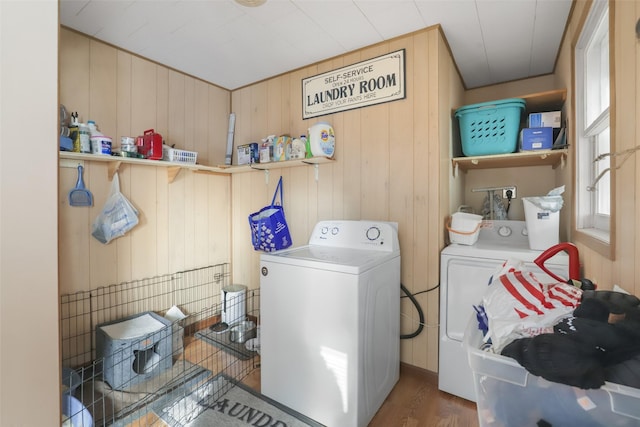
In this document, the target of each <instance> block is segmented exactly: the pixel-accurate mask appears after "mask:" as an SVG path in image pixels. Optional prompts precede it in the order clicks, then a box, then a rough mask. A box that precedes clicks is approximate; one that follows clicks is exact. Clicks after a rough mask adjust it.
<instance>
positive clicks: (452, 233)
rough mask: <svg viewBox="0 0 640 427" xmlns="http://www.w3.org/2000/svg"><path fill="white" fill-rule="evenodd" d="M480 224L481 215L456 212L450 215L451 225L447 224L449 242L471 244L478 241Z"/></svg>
mask: <svg viewBox="0 0 640 427" xmlns="http://www.w3.org/2000/svg"><path fill="white" fill-rule="evenodd" d="M481 224H482V216H481V215H475V214H471V213H465V212H456V213H454V214H453V215H451V225H447V230H449V240H450V241H451V243H459V244H461V245H473V244H475V243H476V242H477V241H478V235H479V234H480V225H481Z"/></svg>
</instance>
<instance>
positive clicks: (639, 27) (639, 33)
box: [636, 19, 640, 40]
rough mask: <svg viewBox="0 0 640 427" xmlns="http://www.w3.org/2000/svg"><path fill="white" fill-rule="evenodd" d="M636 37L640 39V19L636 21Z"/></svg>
mask: <svg viewBox="0 0 640 427" xmlns="http://www.w3.org/2000/svg"><path fill="white" fill-rule="evenodd" d="M636 38H637V39H638V40H640V19H638V22H636Z"/></svg>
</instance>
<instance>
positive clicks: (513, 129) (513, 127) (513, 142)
mask: <svg viewBox="0 0 640 427" xmlns="http://www.w3.org/2000/svg"><path fill="white" fill-rule="evenodd" d="M525 105H526V102H525V100H524V99H520V98H510V99H503V100H500V101H489V102H482V103H480V104H473V105H466V106H464V107H460V108H458V109H457V110H456V113H455V114H456V117H457V118H458V120H459V123H460V138H461V140H462V152H463V153H464V155H465V156H486V155H490V154H506V153H513V152H514V151H516V148H517V147H518V131H519V130H520V117H521V116H522V113H523V111H524V108H525Z"/></svg>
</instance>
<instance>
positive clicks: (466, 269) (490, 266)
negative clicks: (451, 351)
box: [440, 257, 568, 342]
mask: <svg viewBox="0 0 640 427" xmlns="http://www.w3.org/2000/svg"><path fill="white" fill-rule="evenodd" d="M443 261H445V262H443V263H442V264H443V265H442V269H443V278H442V283H443V284H444V283H446V285H445V286H444V287H443V289H441V292H444V295H443V298H442V303H443V304H442V305H441V307H440V310H444V313H443V314H444V316H445V318H441V320H444V322H445V325H446V330H445V333H446V335H447V337H448V338H449V339H451V340H455V341H459V342H462V338H463V336H464V331H465V329H466V328H467V324H468V323H469V319H470V317H471V316H475V311H474V309H473V306H474V305H478V304H480V302H481V300H482V296H483V295H484V292H485V290H486V287H487V286H488V284H489V280H490V279H491V276H492V275H493V273H494V272H495V271H496V270H497V268H498V267H499V266H501V265H502V263H504V260H498V259H486V258H475V257H463V258H446V259H443ZM525 266H526V268H527V269H528V270H529V271H532V272H533V274H535V275H536V277H537V278H538V280H540V281H542V282H545V283H551V282H556V280H555V279H553V278H552V277H550V276H549V275H547V274H546V273H545V272H543V271H542V270H541V269H540V268H539V267H538V266H537V265H535V264H533V263H530V262H527V263H525ZM547 268H549V270H551V271H552V272H553V273H555V274H557V275H558V276H560V277H568V266H567V265H547Z"/></svg>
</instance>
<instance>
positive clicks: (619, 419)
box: [463, 316, 640, 427]
mask: <svg viewBox="0 0 640 427" xmlns="http://www.w3.org/2000/svg"><path fill="white" fill-rule="evenodd" d="M473 317H474V318H472V319H471V321H470V322H469V325H468V326H467V330H466V331H465V335H464V339H463V343H464V346H465V348H466V349H467V354H468V357H469V365H470V366H471V370H472V371H473V380H474V387H475V393H476V400H477V405H478V421H479V425H480V427H494V426H500V427H502V426H536V425H538V424H537V423H538V421H540V420H545V421H546V422H548V423H550V424H551V425H552V426H580V427H596V426H607V427H608V426H629V427H630V426H639V425H640V390H639V389H636V388H633V387H628V386H624V385H619V384H614V383H605V385H604V386H602V387H600V388H599V389H589V390H583V389H580V388H577V387H571V386H569V385H566V384H560V383H555V382H550V381H547V380H545V379H544V378H542V377H538V376H535V375H532V374H530V373H529V372H528V371H527V370H526V369H525V368H523V367H522V366H521V365H520V364H519V363H518V362H517V361H516V360H515V359H512V358H510V357H506V356H502V355H499V354H494V353H490V352H487V351H484V350H482V349H481V346H482V344H483V343H482V332H480V330H478V329H477V327H476V324H477V322H476V321H475V316H473Z"/></svg>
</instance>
